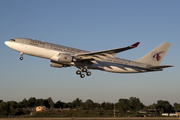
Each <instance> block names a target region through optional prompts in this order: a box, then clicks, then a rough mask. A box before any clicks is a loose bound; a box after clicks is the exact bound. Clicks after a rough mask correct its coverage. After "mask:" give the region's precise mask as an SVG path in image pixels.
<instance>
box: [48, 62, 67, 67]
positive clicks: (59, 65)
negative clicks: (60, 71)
mask: <svg viewBox="0 0 180 120" xmlns="http://www.w3.org/2000/svg"><path fill="white" fill-rule="evenodd" d="M50 66H51V67H56V68H62V67H70V66H69V65H63V64H60V63H58V62H55V61H51V62H50Z"/></svg>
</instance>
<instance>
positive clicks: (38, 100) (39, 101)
mask: <svg viewBox="0 0 180 120" xmlns="http://www.w3.org/2000/svg"><path fill="white" fill-rule="evenodd" d="M36 106H44V100H43V99H42V98H41V99H36Z"/></svg>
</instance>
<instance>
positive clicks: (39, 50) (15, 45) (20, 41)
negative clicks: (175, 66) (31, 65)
mask: <svg viewBox="0 0 180 120" xmlns="http://www.w3.org/2000/svg"><path fill="white" fill-rule="evenodd" d="M5 44H6V45H7V46H8V47H10V48H11V49H13V50H15V51H18V52H20V55H21V57H20V60H23V54H27V55H31V56H36V57H40V58H45V59H49V60H50V66H51V67H57V68H62V67H71V66H74V67H77V68H78V70H77V71H76V74H77V75H80V77H81V78H84V77H85V74H86V75H87V76H90V75H91V72H90V71H89V70H90V69H94V70H102V71H107V72H113V73H143V72H152V71H162V70H163V68H167V67H172V66H171V65H160V63H161V61H162V59H163V57H164V55H165V54H166V52H167V50H168V48H169V46H170V43H165V42H164V43H162V44H161V45H159V46H158V47H156V48H155V49H153V50H152V51H150V52H149V53H148V54H146V55H145V56H143V57H142V58H140V59H138V60H133V61H131V60H126V59H121V58H117V57H115V55H116V54H117V53H119V52H123V51H126V50H130V49H133V48H136V47H137V46H138V45H139V42H136V43H134V44H132V45H130V46H127V47H122V48H117V49H110V50H103V51H97V52H89V51H84V50H80V49H75V48H71V47H66V46H62V45H57V44H52V43H48V42H43V41H39V40H34V39H27V38H13V39H10V40H8V41H5Z"/></svg>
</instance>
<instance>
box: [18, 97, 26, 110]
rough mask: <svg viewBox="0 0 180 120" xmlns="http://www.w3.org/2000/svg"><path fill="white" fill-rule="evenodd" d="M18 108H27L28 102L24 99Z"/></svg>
mask: <svg viewBox="0 0 180 120" xmlns="http://www.w3.org/2000/svg"><path fill="white" fill-rule="evenodd" d="M17 106H18V108H26V107H27V106H28V101H27V100H26V98H24V99H23V100H22V101H21V102H19V103H18V105H17Z"/></svg>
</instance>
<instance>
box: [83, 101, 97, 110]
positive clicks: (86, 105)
mask: <svg viewBox="0 0 180 120" xmlns="http://www.w3.org/2000/svg"><path fill="white" fill-rule="evenodd" d="M94 108H95V105H94V102H93V101H92V100H90V99H88V100H86V102H85V103H84V109H85V110H92V109H94Z"/></svg>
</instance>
